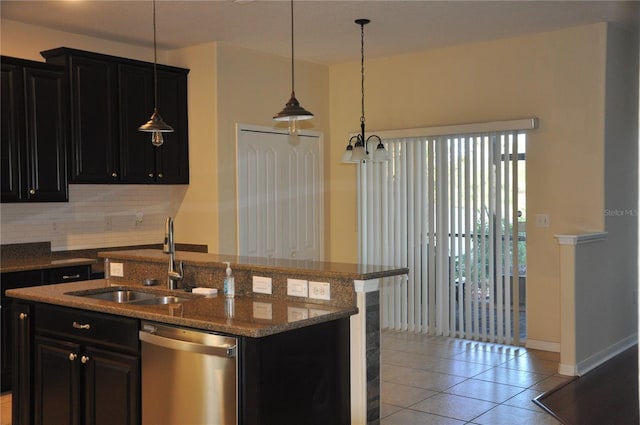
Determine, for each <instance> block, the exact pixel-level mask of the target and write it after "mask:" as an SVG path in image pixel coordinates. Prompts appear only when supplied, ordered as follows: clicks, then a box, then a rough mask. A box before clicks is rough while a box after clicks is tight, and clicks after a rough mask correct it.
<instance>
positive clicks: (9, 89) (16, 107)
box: [0, 63, 26, 202]
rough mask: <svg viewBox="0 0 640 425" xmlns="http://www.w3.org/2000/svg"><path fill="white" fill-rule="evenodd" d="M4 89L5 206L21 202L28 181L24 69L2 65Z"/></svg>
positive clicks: (0, 157) (1, 165)
mask: <svg viewBox="0 0 640 425" xmlns="http://www.w3.org/2000/svg"><path fill="white" fill-rule="evenodd" d="M1 75H2V86H1V88H0V93H2V96H0V101H1V102H2V104H1V105H0V113H1V114H2V123H1V125H0V134H1V136H0V137H1V141H0V144H1V146H2V151H1V154H0V161H1V162H0V173H1V176H2V177H1V180H0V185H1V191H2V202H16V201H19V200H21V199H22V197H23V193H22V188H23V187H24V178H25V177H26V173H25V170H24V169H23V166H22V164H24V151H23V149H22V146H23V144H24V126H23V125H21V123H24V108H22V107H21V105H24V101H23V91H22V90H21V88H22V87H23V85H22V67H20V66H16V65H12V64H7V63H2V72H1Z"/></svg>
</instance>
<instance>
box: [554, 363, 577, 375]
mask: <svg viewBox="0 0 640 425" xmlns="http://www.w3.org/2000/svg"><path fill="white" fill-rule="evenodd" d="M558 373H559V374H560V375H565V376H578V366H576V365H574V364H565V363H560V364H559V365H558Z"/></svg>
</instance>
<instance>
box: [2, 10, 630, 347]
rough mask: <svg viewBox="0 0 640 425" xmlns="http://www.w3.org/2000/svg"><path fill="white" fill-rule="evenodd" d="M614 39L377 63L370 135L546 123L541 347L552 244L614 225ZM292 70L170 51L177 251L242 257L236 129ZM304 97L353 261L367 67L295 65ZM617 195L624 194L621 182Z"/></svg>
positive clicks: (553, 337)
mask: <svg viewBox="0 0 640 425" xmlns="http://www.w3.org/2000/svg"><path fill="white" fill-rule="evenodd" d="M0 35H1V37H0V40H1V44H0V52H1V53H2V54H5V55H10V56H18V57H23V58H27V59H35V60H42V59H41V57H40V55H39V52H40V51H41V50H45V49H49V48H54V47H59V46H68V47H73V48H78V49H85V50H91V51H96V52H101V53H107V54H113V55H119V56H126V57H131V58H135V59H141V60H149V58H150V57H151V56H152V52H151V51H150V49H147V48H142V47H135V46H128V45H124V44H120V43H113V42H107V41H103V40H98V39H95V38H89V37H82V36H77V35H73V34H68V33H63V32H59V31H51V30H47V29H43V28H39V27H33V26H28V25H24V24H20V23H16V22H11V21H6V20H3V21H2V27H1V33H0ZM606 43H607V26H606V25H605V24H595V25H589V26H584V27H578V28H573V29H567V30H563V31H557V32H550V33H543V34H536V35H531V36H526V37H519V38H514V39H508V40H499V41H493V42H486V43H478V44H472V45H466V46H460V47H454V48H448V49H441V50H434V51H428V52H422V53H418V54H411V55H403V56H397V57H391V58H383V59H367V63H366V83H365V84H366V88H365V89H366V118H367V127H368V128H369V129H371V130H389V129H398V128H411V127H424V126H435V125H447V124H461V123H470V122H479V121H491V120H503V119H511V118H524V117H532V116H536V117H539V118H540V128H539V129H538V130H535V131H533V132H531V134H530V137H529V144H528V153H527V155H528V156H527V162H528V164H527V168H528V174H527V192H528V201H527V213H528V216H529V219H530V221H531V219H532V218H533V217H535V214H539V213H545V214H549V215H550V217H551V226H550V227H549V228H536V227H534V226H533V225H532V224H530V225H529V226H528V255H529V257H528V276H527V283H528V308H527V312H528V334H529V338H530V339H531V340H537V341H542V342H549V343H552V344H553V343H558V342H559V340H560V335H559V332H560V326H559V322H560V294H559V286H558V285H559V275H560V266H559V262H558V247H557V244H556V241H555V239H554V237H553V236H554V235H555V234H562V233H583V232H593V231H602V230H605V228H604V227H605V221H604V214H603V211H604V209H605V202H604V199H605V190H604V188H605V186H604V185H605V170H604V148H605V142H604V134H605V78H606V64H607V62H606V52H607V49H606ZM289 61H290V58H286V57H276V56H270V55H265V54H261V53H257V52H253V51H250V50H245V49H239V48H235V47H232V46H228V45H224V44H216V43H211V44H204V45H200V46H192V47H189V48H185V49H180V50H176V51H171V52H159V62H161V63H167V64H169V65H176V66H183V67H187V68H190V69H191V72H190V74H189V135H190V166H191V184H190V185H189V186H188V188H187V189H186V192H185V191H179V192H180V193H179V195H178V196H173V195H171V194H168V195H167V196H173V198H172V202H173V203H174V205H175V206H176V207H177V211H178V212H177V215H176V233H177V235H178V236H177V239H178V241H179V242H187V243H206V244H208V245H209V248H210V251H212V252H221V253H232V252H235V249H236V239H237V238H236V233H237V232H236V221H235V205H236V203H235V195H236V184H235V165H234V164H235V131H236V125H237V124H238V123H241V124H254V125H264V126H273V125H274V122H273V121H272V120H271V117H272V116H273V115H274V114H275V113H276V112H278V111H279V110H280V109H281V108H282V107H283V106H284V103H285V102H286V101H287V100H288V97H289V94H290V93H289V91H290V62H289ZM296 94H297V97H298V99H299V100H300V101H301V103H302V104H303V106H304V107H305V108H307V109H309V110H311V111H312V112H314V113H315V115H316V117H315V118H314V119H313V120H311V121H308V122H305V123H304V124H306V125H308V126H310V127H309V128H310V129H313V130H317V131H322V132H324V133H325V139H324V140H325V153H326V155H325V176H326V180H327V181H326V184H325V189H326V190H327V198H326V201H325V209H326V214H325V216H326V219H325V220H326V223H325V229H326V235H325V247H326V249H325V251H326V252H325V258H326V259H327V260H329V261H340V262H354V261H356V259H357V234H356V197H355V190H356V188H355V168H354V167H352V166H348V165H342V164H340V158H341V155H342V151H343V149H344V146H345V145H346V142H347V135H348V134H349V133H351V132H354V131H357V130H358V126H359V116H360V69H359V61H358V62H352V63H346V64H340V65H335V66H332V67H330V68H328V67H325V66H321V65H316V64H311V63H305V62H299V61H298V62H296ZM329 123H330V124H329ZM611 143H614V141H613V140H612V141H611ZM618 155H621V156H622V157H624V155H625V153H624V151H622V152H621V153H618ZM613 181H614V180H612V182H613ZM607 189H609V190H611V191H612V193H615V191H616V187H615V185H613V184H611V185H609V186H608V188H607ZM610 199H618V198H616V197H613V198H610ZM612 273H616V272H615V270H613V271H612Z"/></svg>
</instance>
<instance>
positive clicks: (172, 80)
mask: <svg viewBox="0 0 640 425" xmlns="http://www.w3.org/2000/svg"><path fill="white" fill-rule="evenodd" d="M119 76H120V77H119V81H120V124H121V127H120V140H121V149H122V153H121V163H122V182H124V183H161V184H163V183H164V184H186V183H189V147H188V136H189V135H188V124H187V76H186V74H184V73H180V72H170V71H166V70H158V112H159V113H160V115H161V116H162V118H163V119H164V120H165V122H166V123H167V124H169V125H170V126H171V127H173V129H174V131H173V132H172V133H163V137H164V144H163V145H162V146H160V147H155V146H153V145H152V144H151V134H150V133H145V132H140V131H138V127H139V126H140V125H141V124H144V123H145V122H147V121H148V120H149V117H150V116H151V114H152V113H153V107H154V82H153V68H152V67H143V66H134V65H120V66H119Z"/></svg>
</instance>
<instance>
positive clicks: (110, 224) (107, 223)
mask: <svg viewBox="0 0 640 425" xmlns="http://www.w3.org/2000/svg"><path fill="white" fill-rule="evenodd" d="M111 229H113V219H112V218H111V216H106V217H105V218H104V230H106V231H107V232H108V231H110V230H111Z"/></svg>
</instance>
